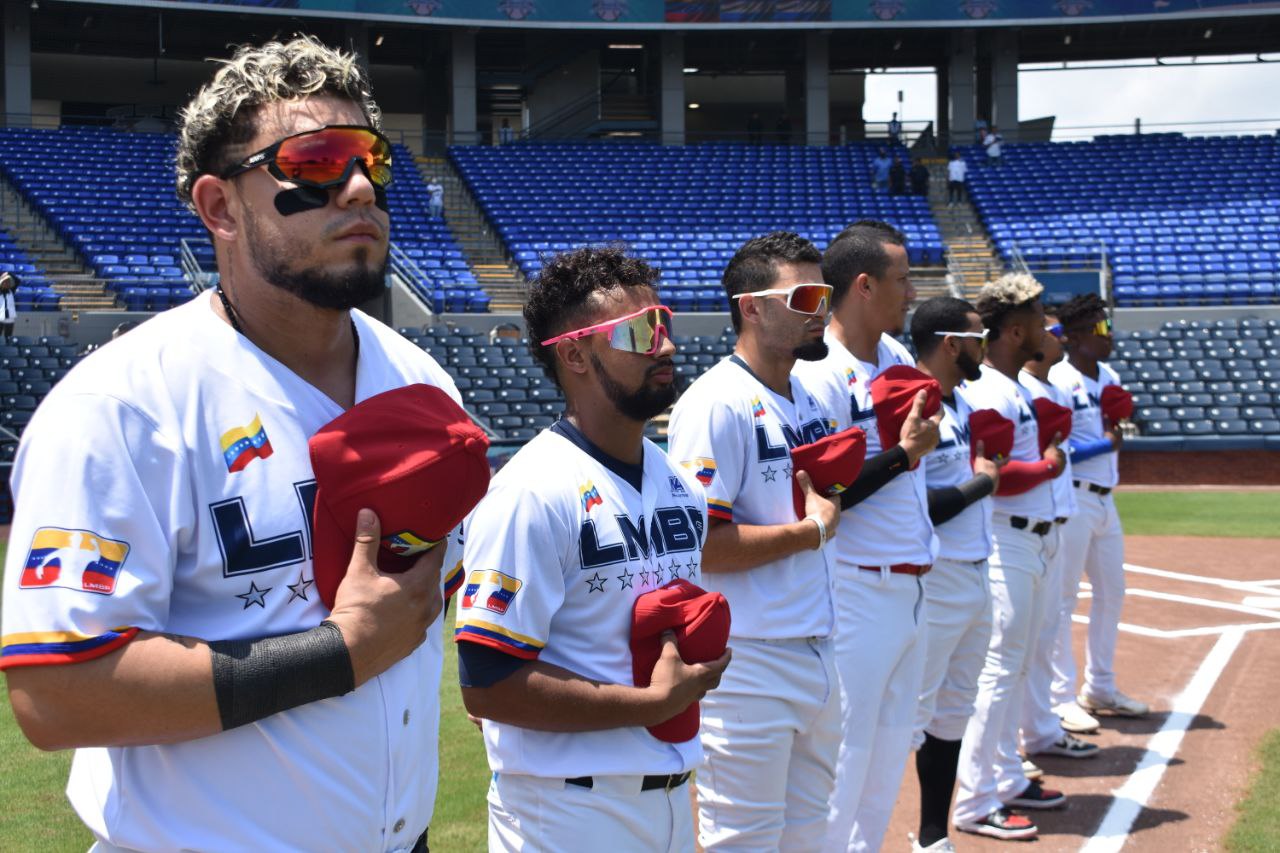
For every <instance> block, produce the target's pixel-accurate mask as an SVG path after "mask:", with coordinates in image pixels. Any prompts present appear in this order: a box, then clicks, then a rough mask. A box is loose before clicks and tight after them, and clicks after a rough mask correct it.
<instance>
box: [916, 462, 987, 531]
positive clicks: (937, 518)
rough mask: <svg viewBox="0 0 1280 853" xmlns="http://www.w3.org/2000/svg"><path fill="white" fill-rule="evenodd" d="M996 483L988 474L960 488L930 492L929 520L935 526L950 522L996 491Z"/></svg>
mask: <svg viewBox="0 0 1280 853" xmlns="http://www.w3.org/2000/svg"><path fill="white" fill-rule="evenodd" d="M995 485H996V484H995V483H993V482H992V481H991V478H990V477H988V476H987V475H986V474H978V475H977V476H976V477H974V478H973V479H972V480H969V481H967V482H964V483H961V484H960V485H958V486H947V487H946V488H943V489H930V490H929V520H930V521H932V522H933V523H934V525H935V526H936V525H939V524H942V523H943V522H944V521H950V520H951V519H953V518H955V517H956V516H957V515H959V514H960V513H961V512H963V511H964V509H965V508H966V507H968V506H969V505H971V504H973V503H976V502H977V501H980V500H982V499H983V498H985V497H986V496H987V495H989V494H991V493H992V492H993V491H994V490H995Z"/></svg>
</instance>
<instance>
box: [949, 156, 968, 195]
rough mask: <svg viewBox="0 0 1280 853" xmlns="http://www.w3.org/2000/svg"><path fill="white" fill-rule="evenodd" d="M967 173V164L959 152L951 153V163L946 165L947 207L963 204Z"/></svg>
mask: <svg viewBox="0 0 1280 853" xmlns="http://www.w3.org/2000/svg"><path fill="white" fill-rule="evenodd" d="M968 173H969V164H968V163H966V162H965V161H964V155H962V154H961V153H960V152H959V151H952V152H951V162H950V163H948V164H947V207H951V206H952V205H956V204H964V190H965V187H964V180H965V177H966V176H967V175H968Z"/></svg>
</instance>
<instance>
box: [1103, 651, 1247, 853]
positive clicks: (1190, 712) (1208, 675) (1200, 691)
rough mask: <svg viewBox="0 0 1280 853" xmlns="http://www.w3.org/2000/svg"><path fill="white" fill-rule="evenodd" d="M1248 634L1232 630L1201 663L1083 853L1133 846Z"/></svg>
mask: <svg viewBox="0 0 1280 853" xmlns="http://www.w3.org/2000/svg"><path fill="white" fill-rule="evenodd" d="M1243 638H1244V631H1241V630H1239V629H1238V628H1235V627H1232V628H1227V629H1226V630H1225V631H1223V634H1222V636H1221V637H1219V638H1218V641H1217V642H1216V643H1214V644H1213V648H1212V649H1210V651H1209V654H1208V655H1207V656H1206V657H1205V659H1204V661H1202V662H1201V664H1200V667H1199V668H1198V669H1197V670H1196V674H1195V675H1193V676H1192V677H1191V681H1190V682H1189V683H1188V684H1187V686H1186V689H1184V690H1183V691H1182V693H1180V694H1179V695H1178V698H1176V699H1174V700H1173V708H1172V710H1171V711H1170V712H1169V718H1168V719H1167V720H1165V722H1164V725H1163V726H1161V727H1160V731H1158V732H1156V733H1155V734H1154V735H1152V736H1151V740H1149V741H1147V751H1146V752H1145V753H1143V755H1142V760H1141V761H1139V762H1138V766H1137V768H1136V769H1135V770H1134V771H1133V773H1132V774H1131V775H1130V776H1129V778H1128V779H1127V780H1125V783H1124V784H1123V785H1121V786H1120V787H1119V788H1117V789H1116V790H1115V791H1114V792H1113V794H1112V796H1113V797H1114V800H1113V801H1112V803H1111V807H1110V808H1109V809H1107V813H1106V814H1105V815H1103V818H1102V825H1101V826H1099V827H1098V830H1097V832H1095V833H1094V835H1093V837H1092V838H1091V839H1089V840H1088V841H1087V842H1085V844H1084V846H1083V847H1081V848H1080V850H1081V853H1115V851H1118V850H1119V849H1120V848H1121V847H1123V846H1124V843H1125V842H1126V841H1128V840H1129V830H1131V829H1132V828H1133V822H1134V821H1135V820H1137V818H1138V815H1139V814H1141V813H1142V810H1143V808H1145V807H1146V805H1147V801H1148V800H1150V799H1151V795H1152V794H1153V793H1155V790H1156V786H1157V785H1159V784H1160V779H1161V777H1163V776H1164V771H1165V770H1166V769H1167V768H1168V767H1169V762H1170V761H1171V760H1172V759H1173V757H1174V755H1176V754H1177V752H1178V747H1179V746H1181V745H1182V738H1183V736H1184V735H1185V734H1186V733H1187V729H1188V728H1190V726H1191V722H1192V720H1194V719H1195V716H1196V715H1197V714H1199V713H1200V709H1201V708H1202V707H1204V702H1205V699H1207V698H1208V697H1209V693H1210V692H1212V690H1213V685H1214V684H1215V683H1217V681H1218V676H1219V675H1221V674H1222V671H1223V670H1224V669H1226V668H1227V662H1228V661H1230V660H1231V656H1232V655H1233V654H1234V653H1235V650H1236V649H1237V648H1239V646H1240V641H1241V639H1243Z"/></svg>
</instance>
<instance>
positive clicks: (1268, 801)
mask: <svg viewBox="0 0 1280 853" xmlns="http://www.w3.org/2000/svg"><path fill="white" fill-rule="evenodd" d="M1257 755H1258V759H1259V761H1260V762H1261V764H1262V768H1261V770H1260V771H1259V772H1258V775H1257V776H1256V777H1255V778H1254V779H1253V783H1252V784H1251V785H1250V786H1249V794H1248V796H1247V797H1245V799H1244V802H1242V803H1240V804H1239V805H1238V806H1236V811H1237V812H1238V813H1239V817H1237V818H1236V824H1235V826H1233V827H1232V828H1231V834H1230V835H1228V836H1227V845H1226V846H1227V849H1228V850H1230V851H1232V853H1253V851H1258V853H1262V851H1272V850H1280V729H1274V730H1272V731H1271V732H1270V733H1269V734H1268V735H1267V736H1266V737H1265V738H1263V739H1262V744H1261V745H1260V746H1259V747H1258V752H1257Z"/></svg>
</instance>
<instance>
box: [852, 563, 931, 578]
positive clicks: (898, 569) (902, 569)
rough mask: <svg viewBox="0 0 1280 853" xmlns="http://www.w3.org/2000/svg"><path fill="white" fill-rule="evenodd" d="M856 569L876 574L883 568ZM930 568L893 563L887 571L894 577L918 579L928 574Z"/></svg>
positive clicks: (927, 565)
mask: <svg viewBox="0 0 1280 853" xmlns="http://www.w3.org/2000/svg"><path fill="white" fill-rule="evenodd" d="M858 568H860V569H862V570H863V571H866V572H878V571H880V569H881V568H883V567H882V566H858ZM932 568H933V566H932V565H930V564H929V563H925V564H923V565H920V564H916V563H894V564H893V565H892V566H890V567H889V571H890V573H892V574H895V575H916V576H917V577H918V576H920V575H927V574H929V570H930V569H932Z"/></svg>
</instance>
